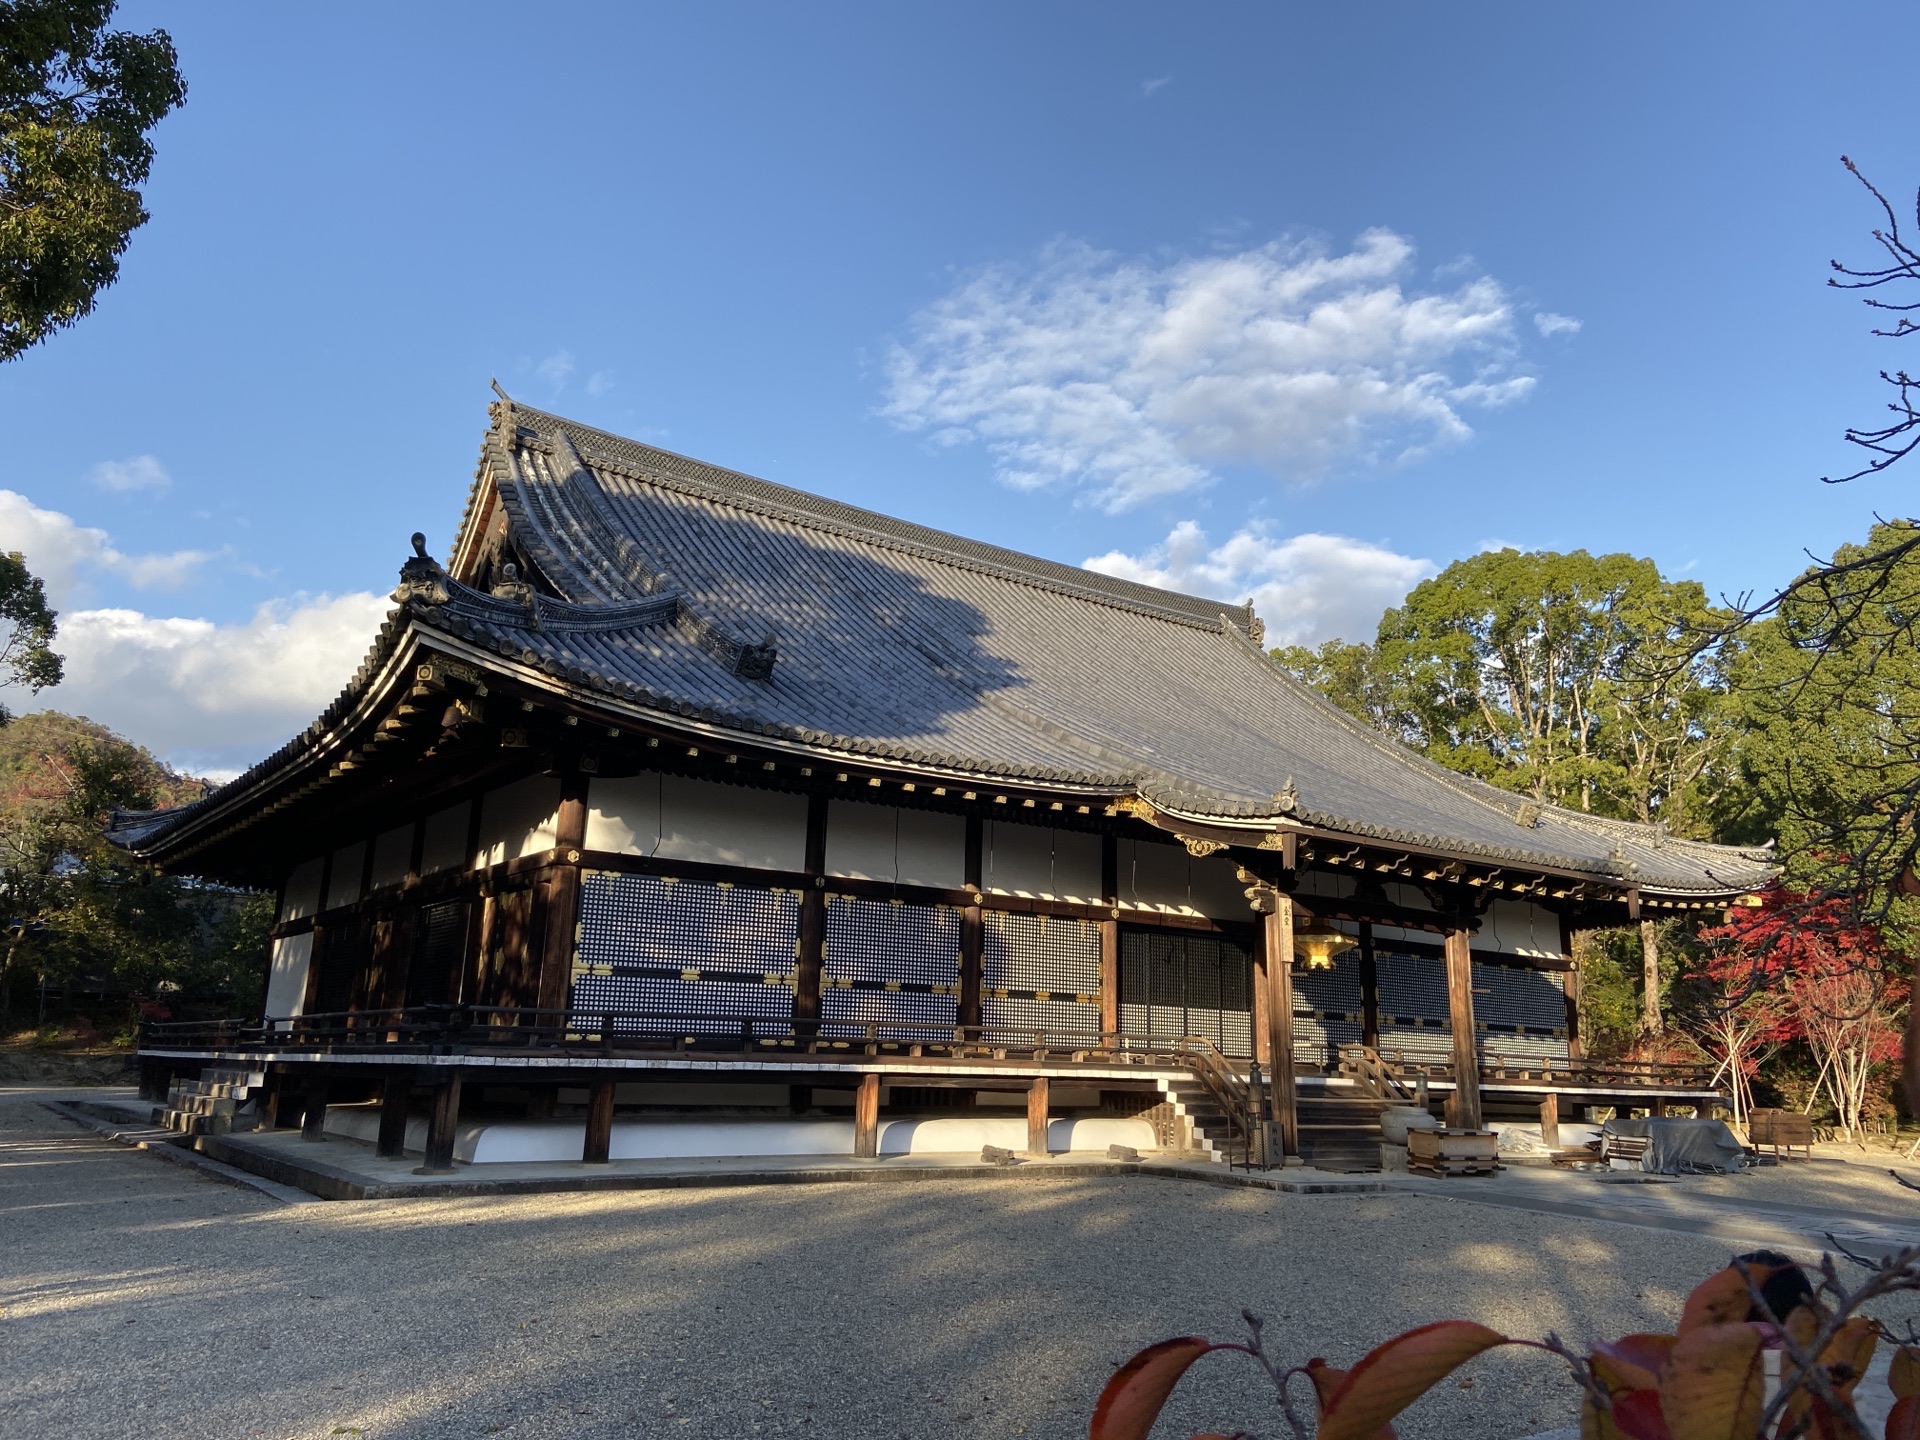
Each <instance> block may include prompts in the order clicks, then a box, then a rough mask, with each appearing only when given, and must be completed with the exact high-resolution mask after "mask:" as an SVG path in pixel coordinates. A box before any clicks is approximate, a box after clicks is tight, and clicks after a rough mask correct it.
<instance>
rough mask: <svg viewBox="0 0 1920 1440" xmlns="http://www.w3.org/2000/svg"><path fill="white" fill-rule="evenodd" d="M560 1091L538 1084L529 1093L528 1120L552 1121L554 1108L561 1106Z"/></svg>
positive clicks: (554, 1087) (556, 1088) (550, 1086)
mask: <svg viewBox="0 0 1920 1440" xmlns="http://www.w3.org/2000/svg"><path fill="white" fill-rule="evenodd" d="M559 1101H560V1091H559V1088H558V1087H557V1086H553V1085H539V1084H536V1085H534V1086H533V1088H532V1089H530V1090H528V1091H527V1118H528V1119H529V1120H551V1119H552V1118H553V1111H554V1107H555V1106H556V1105H557V1104H559Z"/></svg>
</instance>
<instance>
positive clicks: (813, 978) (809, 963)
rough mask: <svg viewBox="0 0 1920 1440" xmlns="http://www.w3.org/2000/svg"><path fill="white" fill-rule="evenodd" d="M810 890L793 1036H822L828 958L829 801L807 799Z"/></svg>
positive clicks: (796, 966)
mask: <svg viewBox="0 0 1920 1440" xmlns="http://www.w3.org/2000/svg"><path fill="white" fill-rule="evenodd" d="M805 869H806V872H807V888H806V889H805V890H804V891H802V892H801V895H800V932H799V936H798V938H797V940H796V941H795V943H794V948H793V1033H794V1034H795V1035H817V1034H819V1033H820V975H821V971H822V969H823V967H824V965H825V963H826V954H827V895H826V871H827V797H826V796H824V795H809V796H808V797H807V849H806V861H805Z"/></svg>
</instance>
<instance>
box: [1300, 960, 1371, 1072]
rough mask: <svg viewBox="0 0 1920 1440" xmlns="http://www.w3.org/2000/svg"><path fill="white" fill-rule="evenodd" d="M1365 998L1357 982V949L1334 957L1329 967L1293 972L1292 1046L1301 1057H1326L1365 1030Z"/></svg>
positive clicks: (1304, 1058)
mask: <svg viewBox="0 0 1920 1440" xmlns="http://www.w3.org/2000/svg"><path fill="white" fill-rule="evenodd" d="M1365 1005H1366V998H1365V996H1364V994H1363V993H1362V990H1361V985H1360V952H1359V951H1358V950H1348V951H1345V952H1343V953H1342V954H1340V955H1337V956H1335V957H1334V961H1333V965H1332V966H1331V967H1330V968H1329V969H1325V970H1314V969H1296V970H1295V971H1294V972H1293V1050H1294V1055H1295V1056H1296V1057H1297V1058H1299V1059H1302V1060H1314V1061H1325V1060H1329V1059H1331V1058H1332V1055H1333V1052H1335V1051H1337V1050H1338V1049H1339V1047H1340V1046H1342V1045H1351V1044H1356V1043H1358V1042H1359V1040H1360V1037H1361V1035H1362V1034H1363V1033H1364V1031H1365V1025H1366V1017H1365V1013H1364V1007H1365Z"/></svg>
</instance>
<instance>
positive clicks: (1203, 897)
mask: <svg viewBox="0 0 1920 1440" xmlns="http://www.w3.org/2000/svg"><path fill="white" fill-rule="evenodd" d="M1238 869H1239V867H1238V866H1237V865H1236V864H1235V863H1234V862H1233V861H1231V860H1229V859H1227V858H1226V857H1225V856H1224V855H1208V856H1206V857H1205V858H1203V859H1202V858H1195V857H1192V856H1189V857H1188V865H1187V877H1188V878H1187V884H1188V887H1189V895H1188V901H1187V903H1188V904H1189V905H1191V906H1192V907H1193V908H1194V909H1195V910H1198V911H1199V912H1200V913H1201V914H1202V915H1206V916H1209V917H1210V918H1212V919H1215V920H1250V919H1252V918H1253V910H1252V908H1251V907H1250V906H1249V905H1248V904H1247V887H1246V886H1245V885H1244V884H1242V883H1241V880H1240V876H1239V875H1238V873H1236V872H1237V871H1238Z"/></svg>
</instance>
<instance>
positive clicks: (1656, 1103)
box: [1647, 1096, 1667, 1120]
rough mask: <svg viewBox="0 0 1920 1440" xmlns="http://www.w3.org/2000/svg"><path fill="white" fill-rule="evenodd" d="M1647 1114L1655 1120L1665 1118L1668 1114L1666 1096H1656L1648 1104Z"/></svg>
mask: <svg viewBox="0 0 1920 1440" xmlns="http://www.w3.org/2000/svg"><path fill="white" fill-rule="evenodd" d="M1647 1116H1648V1118H1649V1119H1653V1120H1664V1119H1666V1116H1667V1102H1666V1098H1665V1097H1664V1096H1656V1097H1655V1098H1654V1099H1653V1101H1652V1102H1651V1103H1650V1104H1649V1105H1648V1106H1647Z"/></svg>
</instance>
